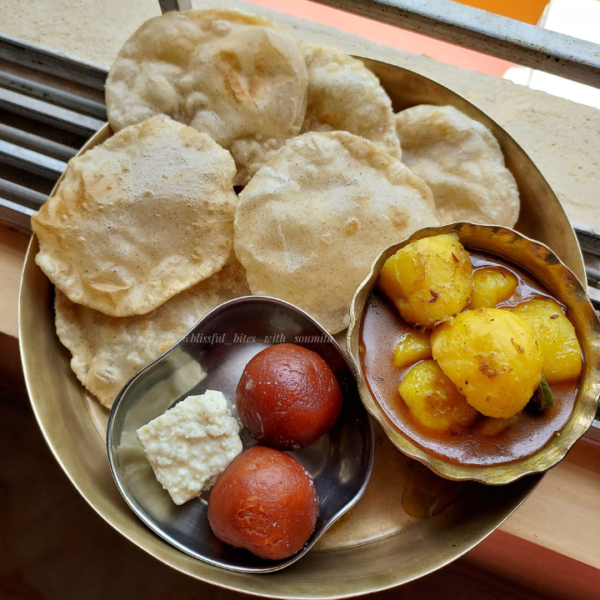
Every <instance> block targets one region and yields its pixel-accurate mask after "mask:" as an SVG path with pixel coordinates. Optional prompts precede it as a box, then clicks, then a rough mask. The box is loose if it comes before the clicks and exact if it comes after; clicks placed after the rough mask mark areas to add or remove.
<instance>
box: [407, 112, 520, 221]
mask: <svg viewBox="0 0 600 600" xmlns="http://www.w3.org/2000/svg"><path fill="white" fill-rule="evenodd" d="M396 127H397V133H398V137H399V139H400V144H401V145H402V161H403V162H404V163H405V164H406V165H407V166H408V167H409V168H410V169H412V170H413V171H414V172H415V173H416V174H417V175H418V176H419V177H421V178H422V179H423V181H425V183H427V185H428V186H429V187H430V188H431V192H432V193H433V199H434V200H435V206H436V208H437V211H438V213H439V216H440V221H441V223H442V224H446V223H452V222H455V221H470V222H475V223H487V224H493V225H504V226H507V227H512V226H513V225H514V224H515V223H516V221H517V218H518V216H519V207H520V201H519V190H518V188H517V184H516V182H515V178H514V177H513V175H512V173H511V172H510V171H509V170H508V169H507V168H506V166H505V164H504V155H503V154H502V150H501V149H500V146H499V144H498V142H497V141H496V138H495V137H494V136H493V135H492V133H491V131H490V130H489V129H487V127H485V126H484V125H482V124H481V123H479V122H478V121H475V120H474V119H471V118H470V117H468V116H467V115H465V114H463V113H461V112H460V111H459V110H457V109H456V108H454V107H453V106H431V105H427V104H420V105H418V106H414V107H412V108H408V109H406V110H403V111H402V112H400V113H398V115H397V117H396Z"/></svg>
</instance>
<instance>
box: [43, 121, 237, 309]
mask: <svg viewBox="0 0 600 600" xmlns="http://www.w3.org/2000/svg"><path fill="white" fill-rule="evenodd" d="M234 175H235V165H234V163H233V160H232V158H231V156H230V154H229V152H227V151H226V150H223V149H222V148H221V147H220V146H219V145H218V144H216V143H215V142H214V141H213V140H212V139H211V138H210V137H208V136H207V135H205V134H203V133H198V132H197V131H196V130H195V129H192V128H191V127H185V126H184V125H181V124H180V123H177V122H175V121H172V120H171V119H169V118H167V117H160V118H156V119H152V120H150V121H145V122H144V123H140V124H139V125H131V126H130V127H127V128H125V129H123V130H121V131H120V132H119V133H117V134H115V135H114V136H113V137H111V138H109V139H108V140H107V141H105V142H104V143H103V144H100V145H99V146H96V147H95V148H93V149H92V150H89V151H87V152H86V153H85V154H83V155H82V156H78V157H76V158H74V159H72V160H71V161H70V162H69V166H68V167H67V170H66V171H65V174H64V178H63V180H62V182H61V183H60V185H59V187H58V190H57V191H56V193H55V194H54V195H53V196H52V197H51V198H50V199H49V200H48V202H46V204H44V206H43V207H42V208H41V210H40V212H39V213H38V215H37V216H35V217H33V218H32V227H33V231H34V232H35V234H36V235H37V237H38V239H39V242H40V251H39V253H38V255H37V256H36V263H37V264H38V265H39V266H40V267H41V269H42V270H43V271H44V273H45V274H46V275H47V276H48V277H49V279H50V280H51V281H52V283H54V284H55V285H56V287H57V288H58V289H60V291H61V292H63V293H64V294H65V295H66V296H68V298H69V299H70V300H71V301H72V302H77V303H78V304H83V305H84V306H87V307H89V308H93V309H95V310H99V311H101V312H103V313H105V314H107V315H111V316H115V317H129V316H133V315H143V314H145V313H148V312H150V311H151V310H154V309H155V308H158V307H159V306H160V305H161V304H163V303H164V302H166V301H167V300H168V299H169V298H172V297H173V296H175V295H176V294H178V293H179V292H181V291H183V290H185V289H187V288H189V287H191V286H193V285H195V284H196V283H198V282H200V281H202V280H203V279H206V278H207V277H210V276H211V275H213V274H214V273H216V272H218V271H219V270H220V269H221V268H222V267H223V266H224V265H225V263H226V262H227V260H228V258H229V256H230V254H231V250H232V246H233V215H234V211H235V207H236V204H237V197H236V195H235V192H234V191H233V185H232V180H233V177H234Z"/></svg>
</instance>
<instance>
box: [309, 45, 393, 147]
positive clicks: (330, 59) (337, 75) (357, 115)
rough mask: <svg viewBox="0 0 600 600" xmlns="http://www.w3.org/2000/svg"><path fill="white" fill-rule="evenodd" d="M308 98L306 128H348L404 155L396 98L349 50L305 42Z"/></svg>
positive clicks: (337, 129)
mask: <svg viewBox="0 0 600 600" xmlns="http://www.w3.org/2000/svg"><path fill="white" fill-rule="evenodd" d="M302 49H303V50H304V57H305V59H306V66H307V68H308V101H307V105H306V118H305V119H304V123H303V125H302V132H303V133H304V132H307V131H347V132H348V133H353V134H354V135H359V136H361V137H364V138H366V139H368V140H370V141H371V142H373V143H374V144H376V145H378V146H380V147H381V149H382V150H385V151H386V152H389V153H390V154H392V155H393V156H395V157H396V158H402V152H401V149H400V143H399V141H398V136H397V135H396V121H395V118H394V112H393V110H392V102H391V100H390V98H389V96H388V95H387V93H386V91H385V90H384V89H383V87H382V86H381V84H380V83H379V79H377V77H376V76H375V74H373V73H372V72H371V71H369V69H367V68H366V67H365V65H364V64H363V63H362V62H361V61H360V60H357V59H355V58H352V57H351V56H349V55H348V54H346V53H345V52H342V51H341V50H338V49H336V48H328V47H327V46H315V45H305V46H303V47H302Z"/></svg>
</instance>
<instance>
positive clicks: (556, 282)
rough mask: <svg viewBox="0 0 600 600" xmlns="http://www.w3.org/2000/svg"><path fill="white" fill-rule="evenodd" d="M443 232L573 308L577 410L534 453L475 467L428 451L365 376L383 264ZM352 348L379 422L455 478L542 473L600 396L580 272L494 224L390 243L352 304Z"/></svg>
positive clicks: (590, 314)
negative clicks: (362, 351) (369, 313)
mask: <svg viewBox="0 0 600 600" xmlns="http://www.w3.org/2000/svg"><path fill="white" fill-rule="evenodd" d="M443 233H456V234H457V235H458V238H459V240H460V242H461V243H462V245H463V246H464V247H465V248H466V249H467V251H468V250H481V251H483V252H486V253H488V254H491V255H493V256H497V257H500V258H503V259H505V260H506V261H507V262H509V263H512V264H514V265H515V266H517V267H520V268H521V269H523V270H524V271H526V272H527V273H529V274H530V275H533V277H534V278H535V279H536V280H537V281H539V282H540V283H541V284H542V285H544V286H545V287H546V288H547V289H548V290H549V291H550V292H551V293H552V295H553V296H554V297H555V298H557V299H558V300H559V301H560V302H562V303H563V304H564V305H565V306H566V307H567V308H568V309H569V315H570V318H571V320H572V322H573V325H574V326H575V330H576V332H577V337H578V338H579V341H580V343H581V348H582V351H583V356H584V366H583V373H582V375H581V380H580V384H579V387H578V392H577V396H576V398H575V405H574V408H573V412H572V414H571V416H570V417H569V420H568V421H567V423H566V425H565V426H564V427H563V428H562V430H561V431H560V434H558V435H555V436H553V437H552V439H551V440H550V441H549V442H548V443H547V444H546V445H545V446H544V447H543V448H541V449H540V450H538V451H537V452H535V453H534V454H532V455H531V456H529V457H527V458H525V459H522V460H518V461H513V462H510V463H506V464H501V465H493V466H485V467H476V466H467V465H457V464H454V463H452V462H450V461H447V460H444V459H443V458H439V457H437V456H433V455H432V454H429V453H428V452H426V451H425V450H423V449H422V448H421V447H419V446H418V445H417V444H415V443H414V442H413V441H412V440H410V439H409V438H408V437H407V436H405V435H403V434H402V433H401V432H400V431H399V430H398V429H397V428H396V427H394V425H392V424H391V423H390V420H389V418H387V417H386V415H385V412H384V411H383V410H382V409H381V407H380V405H379V403H378V402H377V401H376V400H375V398H374V397H373V395H372V393H371V390H370V389H369V386H368V384H367V382H366V379H365V374H364V372H363V369H362V365H361V360H360V355H359V338H360V328H361V323H362V318H363V314H364V309H365V306H366V305H367V302H368V300H369V296H370V295H371V292H372V291H373V288H374V287H375V285H376V284H377V278H378V277H379V272H380V271H381V268H382V267H383V263H384V262H385V261H386V260H387V259H388V258H389V257H390V256H392V255H394V254H395V253H396V252H397V251H398V250H400V248H404V246H406V245H407V244H409V243H410V242H412V241H415V240H420V239H423V238H426V237H431V236H434V235H439V234H443ZM347 349H348V354H349V356H350V359H351V361H352V364H353V366H354V370H355V373H356V375H357V380H358V390H359V393H360V396H361V398H362V401H363V403H364V405H365V406H366V408H367V410H368V411H369V412H370V413H371V415H373V417H375V419H376V420H377V421H378V422H379V424H380V425H381V427H382V428H383V430H384V431H385V433H386V434H387V436H388V438H389V439H390V440H391V441H392V443H393V444H394V445H395V446H396V448H398V449H399V450H400V451H401V452H403V453H404V454H406V455H407V456H410V457H411V458H414V459H415V460H418V461H419V462H420V463H422V464H424V465H426V466H428V467H429V468H430V469H432V470H433V471H434V472H435V473H437V474H439V475H441V476H442V477H446V478H448V479H453V480H455V481H465V480H472V481H479V482H481V483H485V484H488V485H503V484H507V483H512V482H513V481H516V480H517V479H520V478H522V477H524V476H526V475H532V474H534V473H541V472H543V471H546V470H548V469H550V468H551V467H553V466H554V465H556V464H557V463H558V462H559V461H561V460H562V459H563V458H564V457H565V456H566V455H567V452H568V451H569V450H570V449H571V447H572V446H573V444H574V443H575V442H576V441H577V440H578V439H579V438H580V437H581V436H582V435H583V434H584V433H585V432H586V431H587V429H588V428H589V427H590V425H591V424H592V421H593V420H594V416H595V415H596V410H597V408H598V399H599V397H600V370H598V367H599V365H600V323H599V321H598V317H597V316H596V313H595V312H594V309H593V307H592V305H591V303H590V301H589V298H588V297H587V294H586V291H585V289H584V288H583V286H582V285H581V283H580V282H579V281H578V279H577V277H575V275H573V273H572V272H571V271H570V270H569V269H568V268H567V267H566V266H565V265H564V264H563V263H562V262H561V261H560V259H559V258H558V257H557V256H556V254H555V253H554V252H552V250H550V249H549V248H548V247H547V246H544V245H543V244H540V243H539V242H535V241H533V240H530V239H529V238H527V237H525V236H524V235H522V234H520V233H518V232H517V231H514V230H513V229H508V228H506V227H498V226H493V225H474V224H472V223H453V224H451V225H445V226H443V227H428V228H426V229H421V230H419V231H417V232H416V233H414V234H413V235H411V236H410V237H409V238H407V239H405V240H403V241H402V242H399V243H397V244H393V245H392V246H389V247H388V248H386V249H385V250H384V251H383V252H382V253H381V254H380V255H379V256H378V257H377V258H376V259H375V261H374V263H373V265H372V266H371V272H370V273H369V275H368V276H367V277H366V278H365V280H364V281H363V282H362V283H361V284H360V286H359V287H358V289H357V290H356V293H355V295H354V298H353V299H352V304H351V306H350V327H349V328H348V336H347Z"/></svg>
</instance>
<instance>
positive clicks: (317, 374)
mask: <svg viewBox="0 0 600 600" xmlns="http://www.w3.org/2000/svg"><path fill="white" fill-rule="evenodd" d="M236 405H237V410H238V414H239V416H240V419H241V421H242V423H243V424H244V427H245V428H246V429H247V430H248V431H249V432H250V434H251V435H252V436H254V437H255V438H256V439H257V440H259V441H260V442H261V443H263V444H265V445H267V446H272V447H273V448H280V449H285V450H294V449H297V448H304V447H306V446H310V444H312V443H313V442H314V441H316V440H318V439H319V438H320V437H321V436H322V435H323V434H324V433H325V432H326V431H327V430H328V429H330V428H331V427H333V425H334V424H335V422H336V420H337V418H338V416H339V414H340V410H341V408H342V391H341V390H340V386H339V384H338V382H337V379H336V378H335V375H334V374H333V371H332V370H331V369H330V368H329V366H328V365H327V363H326V362H325V361H324V360H323V359H322V358H321V357H320V356H319V355H318V354H316V353H315V352H312V351H310V350H307V349H306V348H303V347H302V346H296V345H294V344H279V345H277V346H271V347H270V348H267V349H266V350H263V351H262V352H259V353H258V354H257V355H256V356H255V357H254V358H253V359H252V360H250V362H249V363H248V364H247V365H246V368H245V369H244V372H243V373H242V377H241V379H240V382H239V384H238V387H237V392H236Z"/></svg>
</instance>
